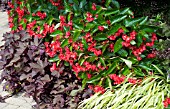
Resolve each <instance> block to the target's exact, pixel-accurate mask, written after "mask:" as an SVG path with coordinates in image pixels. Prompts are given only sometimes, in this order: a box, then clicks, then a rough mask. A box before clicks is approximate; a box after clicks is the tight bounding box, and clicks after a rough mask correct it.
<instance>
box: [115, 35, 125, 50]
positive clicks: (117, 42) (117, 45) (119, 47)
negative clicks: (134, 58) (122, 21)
mask: <svg viewBox="0 0 170 109" xmlns="http://www.w3.org/2000/svg"><path fill="white" fill-rule="evenodd" d="M122 42H123V40H122V38H119V39H118V40H117V41H116V43H115V45H114V53H116V52H118V51H119V50H120V49H121V48H122Z"/></svg>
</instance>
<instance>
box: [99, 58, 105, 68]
mask: <svg viewBox="0 0 170 109" xmlns="http://www.w3.org/2000/svg"><path fill="white" fill-rule="evenodd" d="M100 62H101V63H102V64H103V66H104V67H106V64H105V61H104V60H103V58H101V57H100Z"/></svg>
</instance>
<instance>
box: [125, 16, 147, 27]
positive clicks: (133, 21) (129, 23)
mask: <svg viewBox="0 0 170 109" xmlns="http://www.w3.org/2000/svg"><path fill="white" fill-rule="evenodd" d="M143 19H144V18H143V17H141V18H129V19H125V26H126V27H130V26H135V25H136V24H138V23H139V22H140V21H141V20H143Z"/></svg>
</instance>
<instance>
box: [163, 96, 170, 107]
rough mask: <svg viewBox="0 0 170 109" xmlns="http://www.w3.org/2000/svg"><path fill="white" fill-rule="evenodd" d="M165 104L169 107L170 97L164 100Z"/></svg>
mask: <svg viewBox="0 0 170 109" xmlns="http://www.w3.org/2000/svg"><path fill="white" fill-rule="evenodd" d="M163 104H164V107H165V108H167V107H168V105H170V98H166V99H165V100H164V101H163Z"/></svg>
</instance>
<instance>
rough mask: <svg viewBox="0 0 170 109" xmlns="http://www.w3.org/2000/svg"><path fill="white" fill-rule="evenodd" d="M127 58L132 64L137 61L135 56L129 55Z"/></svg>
mask: <svg viewBox="0 0 170 109" xmlns="http://www.w3.org/2000/svg"><path fill="white" fill-rule="evenodd" d="M128 60H130V61H131V62H132V64H135V63H137V62H138V60H137V59H136V58H135V57H129V58H128Z"/></svg>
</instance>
